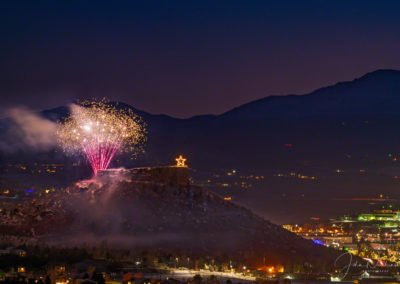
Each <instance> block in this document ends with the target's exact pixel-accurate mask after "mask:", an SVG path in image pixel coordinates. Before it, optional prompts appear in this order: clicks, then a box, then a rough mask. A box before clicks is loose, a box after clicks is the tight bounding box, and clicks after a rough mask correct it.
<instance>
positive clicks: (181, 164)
mask: <svg viewBox="0 0 400 284" xmlns="http://www.w3.org/2000/svg"><path fill="white" fill-rule="evenodd" d="M175 160H176V166H177V167H186V165H185V162H186V159H185V158H183V157H182V155H179V157H178V158H176V159H175Z"/></svg>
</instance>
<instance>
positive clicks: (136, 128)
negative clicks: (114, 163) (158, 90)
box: [57, 100, 146, 175]
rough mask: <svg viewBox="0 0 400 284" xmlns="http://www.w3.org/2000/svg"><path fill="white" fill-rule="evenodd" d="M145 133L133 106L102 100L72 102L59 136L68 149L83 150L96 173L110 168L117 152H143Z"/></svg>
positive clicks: (61, 123)
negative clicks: (127, 106)
mask: <svg viewBox="0 0 400 284" xmlns="http://www.w3.org/2000/svg"><path fill="white" fill-rule="evenodd" d="M145 132H146V131H145V126H144V123H143V122H142V121H141V119H140V117H138V116H137V115H135V114H134V113H133V112H132V110H131V109H117V108H116V107H114V106H112V105H110V104H108V103H107V102H105V101H104V100H102V101H85V102H82V103H80V104H79V105H72V106H71V115H70V117H69V118H67V119H65V120H64V121H62V122H60V123H59V127H58V131H57V137H58V141H59V144H60V146H61V147H62V148H63V149H64V150H65V151H66V152H74V153H75V152H83V153H84V154H85V155H86V158H87V159H88V161H89V163H90V165H91V167H92V169H93V172H94V174H95V175H96V174H97V172H98V171H99V170H102V169H107V168H108V166H109V164H110V162H111V160H112V158H113V157H114V155H115V154H116V153H117V151H126V150H129V151H132V152H134V153H137V152H140V151H142V150H143V148H142V145H143V143H144V142H145V140H146V136H145Z"/></svg>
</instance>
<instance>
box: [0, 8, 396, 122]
mask: <svg viewBox="0 0 400 284" xmlns="http://www.w3.org/2000/svg"><path fill="white" fill-rule="evenodd" d="M0 23H1V24H0V36H1V44H0V97H1V101H0V110H4V109H6V108H8V107H11V106H15V105H19V106H21V105H26V106H28V107H30V108H33V109H38V110H39V109H44V108H52V107H56V106H59V105H61V104H64V103H65V102H67V101H68V100H70V99H73V98H88V97H103V96H106V97H108V98H109V99H112V100H121V101H124V102H127V103H129V104H131V105H133V106H134V107H136V108H138V109H141V110H145V111H148V112H151V113H165V114H169V115H172V116H175V117H189V116H193V115H197V114H206V113H213V114H219V113H222V112H224V111H227V110H229V109H231V108H232V107H235V106H238V105H240V104H243V103H246V102H249V101H251V100H255V99H258V98H262V97H265V96H269V95H283V94H289V93H295V94H301V93H307V92H310V91H312V90H314V89H316V88H319V87H322V86H326V85H330V84H333V83H336V82H338V81H346V80H352V79H354V78H356V77H360V76H362V75H363V74H365V73H367V72H370V71H373V70H376V69H383V68H384V69H400V2H399V1H374V2H372V1H348V0H346V1H274V2H272V1H215V0H213V1H187V0H185V1H107V2H106V1H63V2H61V1H48V2H46V1H25V2H24V1H2V2H1V4H0Z"/></svg>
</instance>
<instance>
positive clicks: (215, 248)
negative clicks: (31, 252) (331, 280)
mask: <svg viewBox="0 0 400 284" xmlns="http://www.w3.org/2000/svg"><path fill="white" fill-rule="evenodd" d="M154 175H156V176H158V179H157V178H154ZM167 176H169V177H171V180H169V179H168V178H167V179H166V178H165V177H167ZM149 177H152V178H149ZM185 178H188V175H187V170H185V169H180V168H174V167H168V168H165V169H154V168H148V169H143V168H142V169H136V170H129V171H128V170H109V171H106V172H103V173H101V174H99V176H98V177H97V178H96V179H93V180H88V181H82V182H77V183H75V184H72V185H71V186H70V187H68V188H67V189H66V190H65V191H62V192H58V193H56V194H52V195H50V196H48V197H46V198H43V199H36V200H33V201H29V202H26V203H22V204H19V205H17V206H15V207H14V208H12V209H10V210H3V211H2V212H1V215H2V218H1V221H0V224H1V232H2V233H3V234H19V235H25V236H27V235H29V236H34V237H36V238H40V239H42V240H44V241H47V242H53V243H60V244H71V245H72V244H73V245H77V244H82V243H84V242H86V243H89V244H92V243H94V242H101V241H103V240H107V242H108V244H109V246H115V247H133V246H135V247H144V248H146V247H147V248H160V249H171V250H179V251H187V252H189V253H200V254H204V255H220V256H221V255H226V256H229V257H230V258H233V259H235V258H236V259H241V260H244V259H246V260H248V261H251V262H254V263H255V264H257V263H262V260H263V258H264V257H266V258H268V259H269V260H273V261H275V262H277V263H278V262H279V263H285V262H287V261H290V260H296V261H299V262H304V261H308V262H311V263H318V262H320V260H321V259H323V260H324V261H328V262H330V261H331V262H330V263H332V265H333V260H334V258H335V257H337V255H338V254H337V252H335V251H333V250H330V249H327V248H325V247H321V246H317V245H314V244H313V243H312V242H311V241H307V240H304V239H302V238H300V237H297V236H296V235H294V234H292V233H290V232H288V231H286V230H284V229H282V228H281V227H279V226H277V225H274V224H272V223H270V222H268V221H266V220H264V219H263V218H261V217H259V216H257V215H255V214H253V213H252V212H251V211H250V210H248V209H246V208H244V207H241V206H238V205H236V204H234V203H232V202H230V201H226V200H224V199H223V198H222V197H220V196H218V195H217V194H215V193H212V192H210V191H208V190H205V189H203V188H201V187H195V186H191V185H189V184H188V183H187V182H185Z"/></svg>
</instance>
